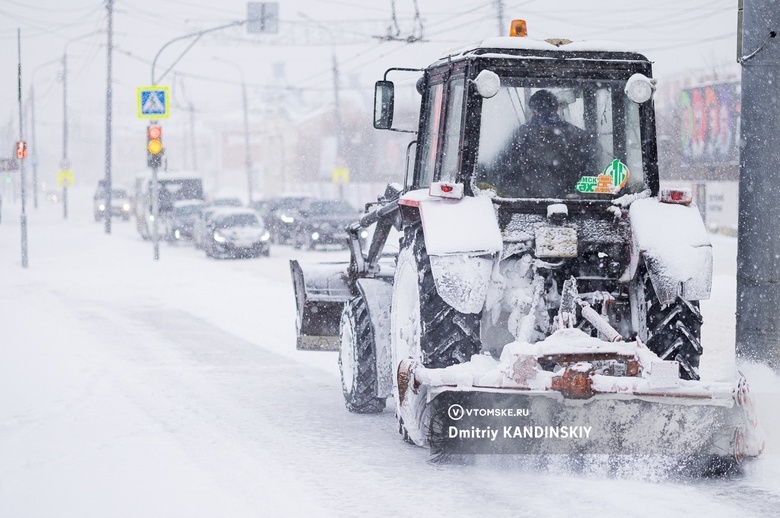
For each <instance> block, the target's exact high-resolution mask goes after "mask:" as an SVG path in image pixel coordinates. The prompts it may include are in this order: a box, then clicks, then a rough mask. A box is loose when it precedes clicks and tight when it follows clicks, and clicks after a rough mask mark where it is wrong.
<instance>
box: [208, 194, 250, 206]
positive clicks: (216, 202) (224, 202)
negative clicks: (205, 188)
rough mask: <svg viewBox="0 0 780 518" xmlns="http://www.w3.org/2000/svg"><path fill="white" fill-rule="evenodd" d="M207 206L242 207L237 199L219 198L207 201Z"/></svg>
mask: <svg viewBox="0 0 780 518" xmlns="http://www.w3.org/2000/svg"><path fill="white" fill-rule="evenodd" d="M209 205H211V206H212V207H243V206H244V204H243V203H241V200H240V199H239V198H235V197H225V196H220V197H218V198H212V199H211V200H210V201H209Z"/></svg>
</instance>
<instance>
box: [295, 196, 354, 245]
mask: <svg viewBox="0 0 780 518" xmlns="http://www.w3.org/2000/svg"><path fill="white" fill-rule="evenodd" d="M294 217H295V231H294V235H293V246H294V247H295V248H301V247H305V248H308V249H314V248H315V247H317V246H318V245H341V246H343V247H346V246H347V232H346V230H345V229H346V227H347V225H349V224H350V223H354V222H355V221H357V219H358V217H359V214H358V212H357V211H356V210H355V209H354V208H353V207H352V205H350V204H349V203H347V202H346V201H342V200H308V201H306V202H304V203H302V204H301V205H300V207H299V208H298V211H297V212H296V214H295V215H294Z"/></svg>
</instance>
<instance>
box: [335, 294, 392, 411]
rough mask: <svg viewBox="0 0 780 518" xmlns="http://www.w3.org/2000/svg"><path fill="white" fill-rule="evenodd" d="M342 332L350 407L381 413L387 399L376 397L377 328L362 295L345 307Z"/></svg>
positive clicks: (346, 395)
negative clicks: (372, 324) (375, 328)
mask: <svg viewBox="0 0 780 518" xmlns="http://www.w3.org/2000/svg"><path fill="white" fill-rule="evenodd" d="M340 334H341V345H340V347H339V370H340V371H341V388H342V391H343V393H344V402H345V404H346V406H347V410H349V411H350V412H354V413H357V414H376V413H379V412H381V411H382V410H384V408H385V399H384V398H379V397H377V396H376V394H377V390H378V386H379V381H378V378H377V372H376V345H375V341H374V330H373V328H372V326H371V320H370V318H369V315H368V305H367V304H366V301H365V299H364V298H363V297H362V296H360V295H358V296H357V297H355V298H354V299H352V300H351V301H349V302H348V303H347V304H346V305H345V306H344V311H343V312H342V314H341V333H340Z"/></svg>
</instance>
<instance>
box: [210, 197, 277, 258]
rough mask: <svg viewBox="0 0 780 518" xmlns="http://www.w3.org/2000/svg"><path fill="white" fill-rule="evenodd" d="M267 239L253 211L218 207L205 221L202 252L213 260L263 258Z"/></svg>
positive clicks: (266, 232)
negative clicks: (214, 258)
mask: <svg viewBox="0 0 780 518" xmlns="http://www.w3.org/2000/svg"><path fill="white" fill-rule="evenodd" d="M270 237H271V236H270V234H269V233H268V231H267V230H266V229H265V227H264V226H263V224H262V222H261V221H260V218H259V217H258V214H257V212H255V211H254V210H252V209H239V208H221V209H219V210H218V211H217V212H215V213H214V214H212V216H211V218H210V219H209V221H208V225H207V228H206V235H205V236H204V242H203V249H204V250H205V251H206V255H207V256H209V257H217V258H231V259H236V258H239V257H257V256H259V255H265V256H267V255H268V254H269V252H270V247H269V243H268V241H269V240H270Z"/></svg>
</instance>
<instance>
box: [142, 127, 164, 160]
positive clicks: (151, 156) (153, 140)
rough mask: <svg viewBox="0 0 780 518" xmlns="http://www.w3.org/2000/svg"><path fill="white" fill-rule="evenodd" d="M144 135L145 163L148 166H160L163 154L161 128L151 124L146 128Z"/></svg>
mask: <svg viewBox="0 0 780 518" xmlns="http://www.w3.org/2000/svg"><path fill="white" fill-rule="evenodd" d="M146 137H147V140H148V142H147V143H146V151H147V153H146V164H147V165H148V166H149V167H160V164H161V163H162V155H163V145H162V128H161V127H160V126H158V125H156V124H152V125H151V126H149V127H148V128H146Z"/></svg>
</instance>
